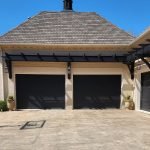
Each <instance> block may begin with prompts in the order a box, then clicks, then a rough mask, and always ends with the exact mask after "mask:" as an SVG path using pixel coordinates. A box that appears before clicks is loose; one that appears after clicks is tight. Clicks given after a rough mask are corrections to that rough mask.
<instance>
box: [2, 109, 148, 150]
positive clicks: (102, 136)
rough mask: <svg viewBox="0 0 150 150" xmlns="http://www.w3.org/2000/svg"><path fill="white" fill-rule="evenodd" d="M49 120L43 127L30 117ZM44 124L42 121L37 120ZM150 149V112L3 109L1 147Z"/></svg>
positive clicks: (8, 149) (22, 149)
mask: <svg viewBox="0 0 150 150" xmlns="http://www.w3.org/2000/svg"><path fill="white" fill-rule="evenodd" d="M41 120H46V122H45V124H44V126H43V127H42V128H36V127H37V126H34V125H36V124H34V123H33V124H32V123H31V124H29V126H28V127H29V128H33V129H24V130H20V128H21V127H22V125H24V124H25V123H26V122H27V121H41ZM37 125H40V124H37ZM27 149H28V150H150V115H147V114H144V113H140V112H134V111H125V110H37V111H29V110H28V111H18V112H4V113H0V150H27Z"/></svg>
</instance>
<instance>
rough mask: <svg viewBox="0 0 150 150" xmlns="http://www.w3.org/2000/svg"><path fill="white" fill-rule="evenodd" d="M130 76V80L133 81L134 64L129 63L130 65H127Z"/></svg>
mask: <svg viewBox="0 0 150 150" xmlns="http://www.w3.org/2000/svg"><path fill="white" fill-rule="evenodd" d="M127 65H128V68H129V71H130V74H131V79H132V80H134V67H135V62H131V63H130V64H127Z"/></svg>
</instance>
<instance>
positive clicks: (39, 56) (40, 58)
mask: <svg viewBox="0 0 150 150" xmlns="http://www.w3.org/2000/svg"><path fill="white" fill-rule="evenodd" d="M37 56H38V58H39V60H40V61H43V58H42V56H41V55H40V54H39V53H37Z"/></svg>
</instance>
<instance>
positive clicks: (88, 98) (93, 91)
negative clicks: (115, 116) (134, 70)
mask: <svg viewBox="0 0 150 150" xmlns="http://www.w3.org/2000/svg"><path fill="white" fill-rule="evenodd" d="M73 80H74V83H73V84H74V96H73V97H74V109H81V108H95V109H98V108H100V109H101V108H120V95H121V76H108V75H105V76H103V75H74V79H73Z"/></svg>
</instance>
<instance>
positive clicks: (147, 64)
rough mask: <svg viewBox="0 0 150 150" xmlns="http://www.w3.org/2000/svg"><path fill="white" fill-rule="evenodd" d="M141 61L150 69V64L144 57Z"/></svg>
mask: <svg viewBox="0 0 150 150" xmlns="http://www.w3.org/2000/svg"><path fill="white" fill-rule="evenodd" d="M141 59H142V61H143V62H144V63H145V64H146V66H147V67H148V68H149V69H150V63H149V62H148V61H147V60H146V59H145V58H143V57H142V58H141Z"/></svg>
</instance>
